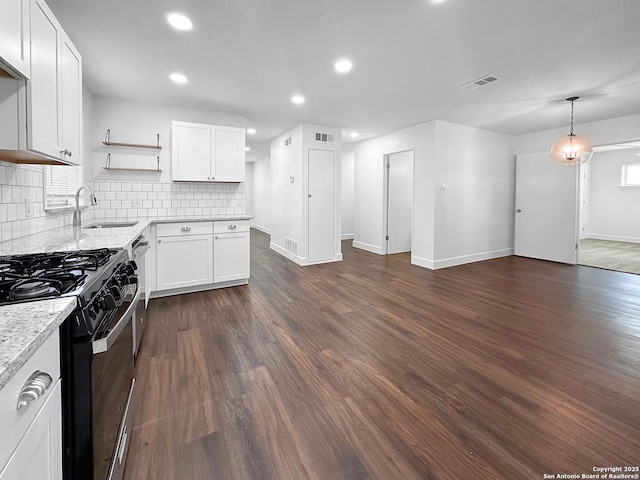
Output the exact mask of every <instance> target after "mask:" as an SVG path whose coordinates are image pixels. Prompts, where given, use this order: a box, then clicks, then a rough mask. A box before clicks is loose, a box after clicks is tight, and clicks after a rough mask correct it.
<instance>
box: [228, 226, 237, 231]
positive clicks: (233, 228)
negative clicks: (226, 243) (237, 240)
mask: <svg viewBox="0 0 640 480" xmlns="http://www.w3.org/2000/svg"><path fill="white" fill-rule="evenodd" d="M227 228H228V229H229V230H235V229H236V225H229V226H228V227H227Z"/></svg>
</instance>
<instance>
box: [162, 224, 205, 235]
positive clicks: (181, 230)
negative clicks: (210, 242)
mask: <svg viewBox="0 0 640 480" xmlns="http://www.w3.org/2000/svg"><path fill="white" fill-rule="evenodd" d="M208 233H213V224H212V223H211V222H180V223H160V224H158V227H157V231H156V235H157V236H158V237H175V236H178V235H205V234H208Z"/></svg>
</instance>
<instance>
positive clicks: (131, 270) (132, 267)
mask: <svg viewBox="0 0 640 480" xmlns="http://www.w3.org/2000/svg"><path fill="white" fill-rule="evenodd" d="M136 268H138V266H137V265H136V262H134V261H133V260H132V261H131V262H129V263H127V265H126V266H125V270H124V271H125V272H126V273H127V275H129V276H130V277H131V276H133V275H135V274H136Z"/></svg>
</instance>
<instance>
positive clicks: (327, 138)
mask: <svg viewBox="0 0 640 480" xmlns="http://www.w3.org/2000/svg"><path fill="white" fill-rule="evenodd" d="M315 140H316V142H320V143H333V133H322V132H316V134H315Z"/></svg>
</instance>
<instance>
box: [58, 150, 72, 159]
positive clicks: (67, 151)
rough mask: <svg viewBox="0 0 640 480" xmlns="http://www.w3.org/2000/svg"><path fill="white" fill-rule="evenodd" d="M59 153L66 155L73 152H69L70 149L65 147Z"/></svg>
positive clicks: (70, 154)
mask: <svg viewBox="0 0 640 480" xmlns="http://www.w3.org/2000/svg"><path fill="white" fill-rule="evenodd" d="M60 155H66V156H68V157H70V156H72V155H73V153H71V150H69V149H68V148H65V149H64V150H61V151H60Z"/></svg>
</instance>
